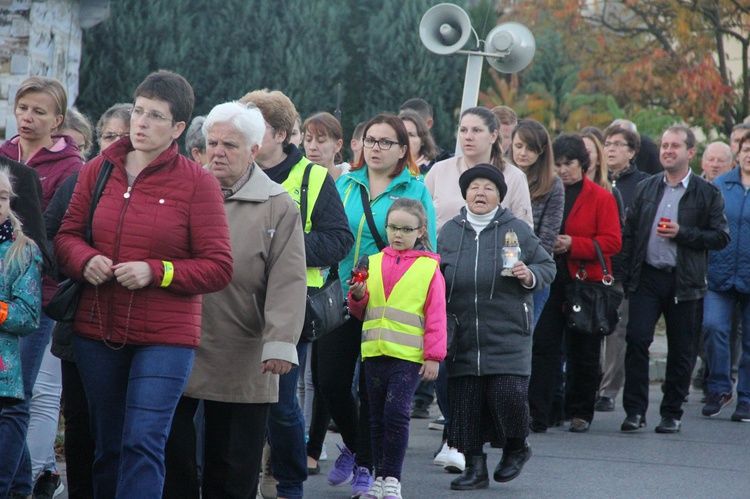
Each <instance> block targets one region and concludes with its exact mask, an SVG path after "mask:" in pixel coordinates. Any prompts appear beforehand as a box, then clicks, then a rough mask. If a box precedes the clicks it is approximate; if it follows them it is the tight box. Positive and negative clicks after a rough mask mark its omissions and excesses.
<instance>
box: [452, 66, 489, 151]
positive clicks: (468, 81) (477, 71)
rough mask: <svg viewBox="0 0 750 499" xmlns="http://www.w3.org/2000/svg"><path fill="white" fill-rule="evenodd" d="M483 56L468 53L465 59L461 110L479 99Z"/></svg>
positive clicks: (458, 144) (457, 148) (459, 148)
mask: <svg viewBox="0 0 750 499" xmlns="http://www.w3.org/2000/svg"><path fill="white" fill-rule="evenodd" d="M483 63H484V57H483V56H481V55H474V54H469V56H468V58H467V60H466V76H465V77H464V95H463V97H462V98H461V112H462V113H463V112H464V111H465V110H467V109H469V108H470V107H474V106H476V105H477V100H478V99H479V82H480V81H481V79H482V64H483ZM460 155H461V141H460V140H459V138H458V137H456V156H460Z"/></svg>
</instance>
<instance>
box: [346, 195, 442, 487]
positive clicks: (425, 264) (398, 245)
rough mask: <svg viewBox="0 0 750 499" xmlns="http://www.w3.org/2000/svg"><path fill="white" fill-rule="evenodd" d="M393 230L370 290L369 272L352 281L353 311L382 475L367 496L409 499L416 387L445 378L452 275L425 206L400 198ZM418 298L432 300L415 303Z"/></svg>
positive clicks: (375, 262) (375, 260)
mask: <svg viewBox="0 0 750 499" xmlns="http://www.w3.org/2000/svg"><path fill="white" fill-rule="evenodd" d="M386 232H387V234H388V242H389V243H390V246H388V247H386V248H385V249H383V251H381V252H380V253H379V254H377V255H375V256H373V257H371V265H370V275H369V277H368V278H367V279H368V280H369V282H370V286H369V290H368V285H367V281H366V280H363V279H362V277H364V276H362V275H361V274H360V275H354V276H353V277H352V279H351V280H350V281H349V284H350V288H349V306H350V309H351V313H352V315H354V316H355V317H356V318H358V319H360V320H363V321H364V327H363V331H362V359H363V362H366V363H367V364H366V365H367V368H366V369H365V373H366V380H367V393H368V395H369V398H370V432H371V436H370V440H371V445H372V455H373V460H374V465H375V476H376V477H377V478H376V480H375V481H374V482H373V484H372V486H371V487H370V489H369V490H368V491H367V493H365V494H364V495H363V496H362V497H363V498H365V499H401V468H402V465H403V462H404V456H405V455H406V447H407V444H408V442H409V420H410V417H409V409H410V407H411V400H412V397H413V394H414V390H415V389H416V387H417V383H418V382H419V380H420V379H422V380H425V381H433V380H435V378H437V374H438V367H439V365H440V362H441V361H442V360H443V358H445V353H446V329H445V328H446V315H445V280H444V279H443V276H442V274H441V272H440V266H439V263H440V258H439V257H438V255H436V254H434V253H431V252H430V250H431V247H430V241H429V236H428V235H427V214H426V213H425V209H424V207H423V206H422V204H421V203H420V202H419V201H417V200H414V199H409V198H400V199H397V200H396V201H395V202H394V203H393V204H392V205H391V208H390V209H389V210H388V214H387V217H386ZM356 271H357V269H356V268H355V269H354V270H353V271H352V274H355V272H356ZM370 293H373V294H372V295H371V294H370ZM415 296H423V297H424V303H423V304H414V303H413V299H414V297H415ZM420 300H421V298H420ZM422 329H423V330H424V332H423V334H422Z"/></svg>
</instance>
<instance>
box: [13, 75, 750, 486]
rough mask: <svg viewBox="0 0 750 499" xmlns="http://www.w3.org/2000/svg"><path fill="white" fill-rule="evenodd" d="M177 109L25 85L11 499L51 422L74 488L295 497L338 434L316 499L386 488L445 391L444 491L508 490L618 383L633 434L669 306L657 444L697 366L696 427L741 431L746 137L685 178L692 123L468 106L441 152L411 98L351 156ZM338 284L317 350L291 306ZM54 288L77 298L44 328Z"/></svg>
mask: <svg viewBox="0 0 750 499" xmlns="http://www.w3.org/2000/svg"><path fill="white" fill-rule="evenodd" d="M194 101H195V96H194V94H193V89H192V87H191V85H190V83H189V82H188V81H187V80H186V79H185V78H183V77H182V76H180V75H178V74H176V73H173V72H169V71H158V72H155V73H152V74H150V75H149V76H148V77H146V78H145V79H144V80H143V82H142V83H141V84H140V85H139V86H138V87H137V88H136V89H135V91H134V94H133V102H132V104H131V103H116V104H113V105H112V107H110V108H109V109H108V110H107V111H106V112H105V113H104V114H103V115H102V116H101V118H100V119H99V121H98V123H97V125H96V127H93V126H92V125H91V123H90V122H89V121H88V119H87V118H86V116H84V115H83V114H81V113H80V112H78V111H77V110H76V109H74V108H68V102H67V96H66V93H65V90H64V87H63V86H62V84H61V83H60V82H59V81H57V80H55V79H53V78H46V77H31V78H28V79H27V80H26V81H25V82H24V83H23V84H22V85H21V86H20V87H19V88H18V90H17V92H16V95H15V100H14V112H15V118H16V122H17V130H18V134H17V135H16V136H14V137H12V138H10V139H9V140H7V141H6V142H5V143H4V144H2V146H0V163H1V164H2V166H1V167H0V267H2V273H1V274H0V284H1V287H0V448H2V452H0V499H3V498H9V499H18V498H28V497H34V498H36V499H46V498H53V497H55V496H56V495H58V494H59V493H60V492H61V491H62V489H63V484H62V480H61V478H60V474H59V473H58V472H57V470H56V459H55V457H56V456H55V448H54V442H55V437H56V435H57V429H58V422H59V417H60V414H61V412H62V415H63V417H64V431H65V433H64V435H65V441H64V453H65V460H66V466H67V486H68V497H70V498H72V499H73V498H75V499H81V498H84V499H88V498H99V499H110V498H134V499H135V498H144V497H165V498H174V499H178V498H180V499H182V498H196V499H197V498H199V497H205V498H254V497H256V495H257V496H258V497H263V498H265V499H269V498H281V499H300V498H302V497H303V496H304V483H305V481H306V480H307V479H308V477H310V476H314V475H317V474H319V473H320V471H321V468H320V463H319V462H320V461H321V460H325V459H327V449H326V445H325V439H326V433H327V431H328V429H329V426H335V428H336V429H337V431H338V432H340V434H341V440H342V441H343V445H342V446H339V447H338V449H339V454H338V455H337V456H336V459H335V463H334V464H333V466H332V468H331V470H330V472H329V473H328V475H327V481H328V483H329V484H330V485H331V486H351V496H352V497H362V498H364V499H400V498H401V497H403V496H408V495H409V493H408V489H409V483H408V479H407V480H405V481H404V483H403V484H402V480H403V478H404V477H403V476H402V469H403V464H404V461H405V459H406V458H407V456H406V454H407V447H408V441H409V427H410V423H411V421H410V420H411V419H412V418H426V417H429V415H430V412H429V406H430V404H431V403H432V401H433V399H434V398H437V403H438V408H439V412H440V413H441V417H440V418H439V419H438V420H436V421H433V422H431V423H430V426H431V427H433V425H434V427H435V428H440V429H442V430H443V432H442V439H441V441H440V446H439V451H438V452H436V454H435V459H434V464H436V465H440V466H443V467H444V468H445V469H446V470H447V471H448V472H450V473H455V474H458V476H457V477H454V478H452V479H451V480H450V482H449V483H448V481H446V486H449V487H450V488H451V489H453V490H474V489H480V488H486V487H488V486H489V482H490V475H489V471H488V464H487V454H486V453H485V452H484V447H485V445H486V444H488V443H489V444H490V445H491V446H493V447H498V448H502V449H503V452H502V457H501V459H500V461H499V462H498V463H497V465H496V467H495V469H494V472H493V474H492V479H493V480H494V481H496V482H499V483H504V482H508V481H510V480H513V479H515V478H516V477H517V476H519V475H520V474H521V472H522V470H523V468H524V465H525V464H526V462H527V461H528V460H529V459H530V458H531V457H532V449H531V446H530V444H529V442H528V436H529V434H530V432H535V433H544V432H546V431H547V430H548V428H549V427H551V426H561V425H566V424H568V426H567V428H568V429H569V431H571V432H573V433H585V432H587V431H588V430H589V429H590V428H591V425H592V424H593V420H594V416H595V413H596V412H597V411H612V410H614V408H615V404H616V399H617V396H618V394H619V392H620V390H621V389H622V392H623V393H622V406H623V408H624V410H625V413H626V418H625V420H624V421H623V422H622V425H621V427H620V430H621V431H622V432H625V433H630V432H636V431H638V430H640V429H642V428H643V427H645V426H647V423H646V416H647V412H648V384H649V377H648V359H649V357H648V355H649V354H648V350H649V346H650V344H651V343H652V341H653V337H654V330H655V327H656V323H657V320H658V319H659V318H660V317H661V316H662V315H663V316H664V319H665V323H666V335H667V345H668V357H667V366H666V379H665V381H664V384H663V400H662V403H661V405H660V408H659V417H660V421H659V423H658V424H657V425H655V427H654V429H655V431H656V432H658V433H666V434H670V433H677V432H679V431H681V429H682V415H683V409H682V404H683V403H684V400H685V398H686V396H687V395H688V390H689V386H690V383H691V380H692V373H693V372H694V371H696V369H695V368H696V363H697V361H698V359H700V362H701V364H702V365H701V370H700V372H701V375H700V376H699V377H700V379H699V380H696V381H698V382H701V383H702V386H704V396H705V405H704V407H703V409H702V414H703V416H706V417H715V416H718V415H719V414H720V413H721V411H722V409H724V408H725V407H726V406H728V405H730V404H731V403H733V402H734V401H735V399H736V404H735V406H734V412H733V413H732V415H731V420H733V421H739V422H750V270H748V268H749V267H750V252H748V251H747V250H746V248H747V247H748V245H747V244H745V243H743V241H745V242H748V241H750V205H748V207H746V206H745V199H746V197H747V192H748V190H749V189H750V123H742V124H738V125H736V126H735V127H734V130H733V131H732V134H731V137H730V141H729V143H723V142H719V141H715V142H711V143H710V144H707V145H706V146H705V148H704V152H703V157H702V159H701V169H702V173H701V174H697V173H693V172H692V170H691V168H690V161H691V160H692V159H693V157H694V156H695V155H696V151H697V149H698V144H697V143H696V137H695V135H694V133H693V131H692V130H691V129H690V128H688V127H685V126H683V125H680V124H675V125H673V126H670V127H669V128H667V129H666V130H665V131H664V132H663V134H662V135H661V137H660V138H659V140H658V141H657V142H658V145H655V144H654V143H653V142H651V140H650V139H649V138H648V137H645V136H643V135H641V134H639V133H638V131H637V128H636V126H635V124H633V123H632V122H630V121H627V120H622V119H620V120H615V122H613V123H612V124H611V125H610V126H609V127H607V128H606V129H604V130H600V129H598V128H596V127H593V126H588V127H585V128H584V129H582V130H580V131H579V132H570V133H562V134H560V135H558V136H556V137H554V139H553V138H552V137H550V134H549V133H548V131H547V129H546V128H545V127H544V125H543V124H541V123H539V122H537V121H534V120H532V119H527V118H522V119H519V118H518V117H517V116H516V114H515V112H514V111H513V110H512V109H510V108H508V107H505V106H499V107H497V108H495V109H492V110H490V109H487V108H484V107H472V108H469V109H466V110H464V111H463V112H462V113H461V116H460V118H459V121H458V123H457V125H458V126H457V136H458V139H459V143H460V150H461V153H460V154H459V155H455V156H453V155H451V154H450V153H449V152H447V151H446V150H444V149H442V148H441V147H439V145H438V144H436V142H435V140H434V138H433V137H432V134H431V131H430V130H431V128H432V125H433V124H434V123H433V116H432V109H431V107H430V105H429V104H428V103H427V102H425V101H424V100H422V99H419V98H414V99H409V100H408V101H406V102H404V103H403V105H402V106H401V108H400V109H399V112H398V113H394V114H391V113H383V114H378V115H377V116H374V117H372V118H371V119H369V120H368V121H366V122H363V123H360V124H359V125H358V126H357V127H356V128H355V130H354V132H353V135H352V137H351V140H350V141H349V142H348V145H349V149H350V150H351V156H350V157H349V158H347V159H348V161H345V155H346V153H347V151H346V148H345V147H344V145H345V137H344V132H343V128H342V126H341V124H340V123H339V121H338V120H337V119H336V118H335V117H334V116H333V115H331V114H329V113H327V112H318V113H315V114H313V115H311V116H309V117H304V118H303V117H301V116H300V115H299V114H298V112H297V109H296V107H295V106H294V103H293V102H292V101H291V100H290V99H289V97H288V96H286V95H285V94H284V93H282V92H281V91H278V90H274V91H269V90H267V89H261V90H254V91H251V92H249V93H247V94H246V95H244V96H238V99H237V100H233V101H229V102H225V103H218V104H217V105H216V106H215V107H213V109H211V111H210V112H209V113H208V114H207V115H206V116H198V117H195V118H193V116H192V115H193V106H194ZM183 135H185V139H184V140H185V142H184V144H185V150H186V151H187V155H183V154H181V153H180V150H179V142H180V140H181V137H182V136H183ZM94 149H96V154H93V153H92V151H93V150H94ZM339 276H340V280H341V292H339V293H336V294H337V295H341V296H340V305H335V304H336V303H337V302H338V297H337V299H336V300H333V299H332V300H331V301H330V303H331V304H332V305H331V306H333V307H334V308H336V309H337V311H336V313H338V314H339V315H340V316H342V315H345V317H342V319H341V320H342V322H341V325H338V326H336V327H330V328H329V330H324V331H322V332H318V333H319V334H320V336H319V337H318V336H313V337H311V336H310V334H309V330H310V329H309V328H310V327H313V328H314V327H315V325H314V324H313V325H312V326H310V324H309V323H308V321H309V318H308V317H307V316H306V303H307V302H308V299H309V298H308V297H309V296H312V295H314V294H316V293H320V292H322V291H324V290H325V289H328V286H329V285H330V284H331V283H332V282H335V281H336V279H339ZM66 278H67V279H71V280H73V281H75V282H77V283H78V286H79V288H78V289H79V290H80V296H79V297H78V298H77V300H75V303H76V308H75V310H72V309H71V315H72V316H73V317H74V318H73V319H72V320H70V321H62V320H60V321H57V322H56V321H55V320H53V319H52V318H51V317H49V316H48V315H47V314H46V313H45V310H48V309H47V308H46V306H47V305H48V304H49V303H50V302H51V301H52V300H53V299H56V298H57V297H56V292H57V290H58V286H57V284H58V283H59V282H62V281H64V280H65V279H66ZM612 280H613V281H614V283H613V284H612ZM603 281H606V282H607V283H609V284H611V285H612V287H613V288H614V289H615V290H616V291H619V292H621V293H624V299H623V300H622V302H621V304H620V305H619V310H618V313H619V315H620V319H619V322H617V324H616V325H614V324H613V327H612V329H613V331H612V334H610V335H608V336H601V335H600V334H598V332H597V331H593V330H592V331H581V330H580V329H575V330H574V329H571V328H570V327H569V326H568V324H569V322H568V320H567V317H568V314H569V313H570V309H571V307H570V303H569V297H568V289H570V286H572V285H574V284H575V283H599V282H603ZM68 282H70V281H68ZM61 289H62V288H61ZM53 297H54V298H53ZM344 303H347V304H348V305H347V308H346V309H345V308H344ZM50 315H54V314H52V313H51V312H50ZM457 400H460V401H461V404H457V403H455V401H457ZM61 401H62V403H61ZM568 422H569V423H568ZM425 464H426V465H427V464H429V463H425Z"/></svg>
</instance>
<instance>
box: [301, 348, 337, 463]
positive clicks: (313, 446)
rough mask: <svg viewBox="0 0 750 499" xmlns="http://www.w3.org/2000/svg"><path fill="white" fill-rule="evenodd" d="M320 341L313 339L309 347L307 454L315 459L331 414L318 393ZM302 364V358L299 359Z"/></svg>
mask: <svg viewBox="0 0 750 499" xmlns="http://www.w3.org/2000/svg"><path fill="white" fill-rule="evenodd" d="M319 343H320V341H314V342H313V344H312V348H311V349H310V355H312V358H311V360H310V370H311V371H312V382H313V388H315V393H314V394H313V406H312V420H311V421H310V430H309V435H310V438H309V440H308V441H307V455H308V456H309V457H311V458H313V459H315V460H316V461H317V460H318V459H320V454H321V452H323V443H324V442H325V438H326V433H327V432H328V423H329V422H330V421H331V415H330V414H329V413H328V407H327V406H326V403H325V400H323V397H322V396H321V395H320V382H319V381H318V370H319V368H318V356H319V354H318V344H319ZM300 365H302V360H300Z"/></svg>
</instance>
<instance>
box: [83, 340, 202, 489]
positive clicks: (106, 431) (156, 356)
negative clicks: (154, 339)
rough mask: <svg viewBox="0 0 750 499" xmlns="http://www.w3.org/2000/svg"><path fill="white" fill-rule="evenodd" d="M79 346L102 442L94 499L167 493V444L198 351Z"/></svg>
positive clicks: (95, 343)
mask: <svg viewBox="0 0 750 499" xmlns="http://www.w3.org/2000/svg"><path fill="white" fill-rule="evenodd" d="M73 350H74V351H75V354H76V358H77V359H79V362H78V369H79V371H80V373H81V379H82V380H83V385H84V387H85V390H86V396H87V398H88V402H89V411H90V413H91V432H92V436H93V438H94V442H95V443H96V452H95V455H94V468H93V474H94V497H96V498H97V499H111V498H128V499H130V498H132V499H136V498H144V497H161V494H162V488H163V487H164V474H165V467H164V447H165V445H166V442H167V436H168V434H169V428H170V425H171V424H172V417H173V415H174V411H175V408H176V407H177V402H178V401H179V399H180V395H181V394H182V391H183V390H184V389H185V385H186V384H187V380H188V377H189V375H190V370H191V369H192V367H193V356H194V353H195V351H194V350H193V349H192V348H186V347H177V346H148V345H146V346H143V345H126V346H124V347H123V348H122V349H120V350H113V349H111V348H109V347H108V346H107V345H105V344H104V343H103V342H101V341H95V340H90V339H87V338H82V337H80V336H75V337H74V338H73Z"/></svg>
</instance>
